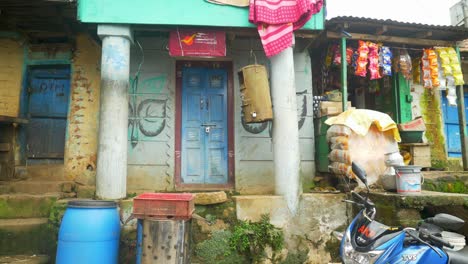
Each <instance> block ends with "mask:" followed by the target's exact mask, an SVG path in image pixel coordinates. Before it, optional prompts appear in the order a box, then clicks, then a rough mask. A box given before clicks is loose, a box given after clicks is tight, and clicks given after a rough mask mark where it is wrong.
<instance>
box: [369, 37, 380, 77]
mask: <svg viewBox="0 0 468 264" xmlns="http://www.w3.org/2000/svg"><path fill="white" fill-rule="evenodd" d="M367 45H368V47H369V72H370V79H371V80H376V79H380V78H382V76H381V75H380V69H379V46H378V45H377V44H376V43H373V42H367Z"/></svg>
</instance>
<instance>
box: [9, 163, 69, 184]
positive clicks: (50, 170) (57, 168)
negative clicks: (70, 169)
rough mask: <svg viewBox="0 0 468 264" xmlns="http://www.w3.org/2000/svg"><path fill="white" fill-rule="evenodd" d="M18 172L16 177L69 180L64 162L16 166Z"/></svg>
mask: <svg viewBox="0 0 468 264" xmlns="http://www.w3.org/2000/svg"><path fill="white" fill-rule="evenodd" d="M16 172H17V175H16V178H20V179H24V178H27V179H33V180H47V181H67V179H66V177H65V172H64V166H63V164H41V165H28V166H21V167H17V168H16Z"/></svg>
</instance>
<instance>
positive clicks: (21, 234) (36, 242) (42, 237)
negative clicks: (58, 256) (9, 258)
mask: <svg viewBox="0 0 468 264" xmlns="http://www.w3.org/2000/svg"><path fill="white" fill-rule="evenodd" d="M54 249H55V232H51V230H50V229H49V227H48V218H26V219H0V255H18V254H21V255H33V254H50V253H51V252H52V251H54Z"/></svg>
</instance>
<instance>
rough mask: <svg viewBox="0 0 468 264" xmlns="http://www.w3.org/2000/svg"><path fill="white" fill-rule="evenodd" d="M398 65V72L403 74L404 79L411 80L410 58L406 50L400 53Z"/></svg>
mask: <svg viewBox="0 0 468 264" xmlns="http://www.w3.org/2000/svg"><path fill="white" fill-rule="evenodd" d="M398 64H399V69H400V72H401V73H402V74H403V76H404V77H405V79H406V80H411V79H412V78H413V76H412V74H411V68H412V67H411V57H410V55H409V54H408V51H407V50H406V49H403V50H401V51H400V58H399V62H398Z"/></svg>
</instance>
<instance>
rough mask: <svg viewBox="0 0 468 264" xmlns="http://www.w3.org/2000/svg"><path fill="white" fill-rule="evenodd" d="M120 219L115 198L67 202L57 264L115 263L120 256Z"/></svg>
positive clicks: (59, 239)
mask: <svg viewBox="0 0 468 264" xmlns="http://www.w3.org/2000/svg"><path fill="white" fill-rule="evenodd" d="M119 237H120V218H119V213H118V211H117V204H116V203H115V202H112V201H94V200H77V201H70V202H68V207H67V210H66V211H65V215H64V216H63V219H62V224H61V225H60V231H59V237H58V248H57V257H56V263H57V264H74V263H77V264H78V263H79V264H84V263H86V264H93V263H96V264H98V263H99V264H106V263H109V264H110V263H112V264H115V263H117V261H118V256H119Z"/></svg>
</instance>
